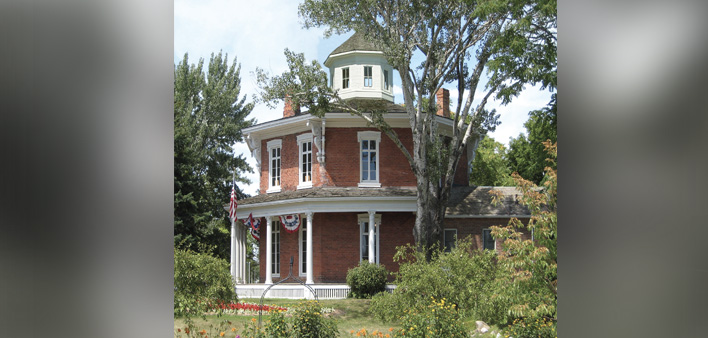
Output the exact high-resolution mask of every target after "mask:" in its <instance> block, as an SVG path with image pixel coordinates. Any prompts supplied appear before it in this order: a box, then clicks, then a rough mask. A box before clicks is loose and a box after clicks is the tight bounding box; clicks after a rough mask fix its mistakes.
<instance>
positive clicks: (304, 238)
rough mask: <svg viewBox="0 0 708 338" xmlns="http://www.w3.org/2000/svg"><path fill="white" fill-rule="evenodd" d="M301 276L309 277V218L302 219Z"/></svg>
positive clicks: (300, 233) (300, 232)
mask: <svg viewBox="0 0 708 338" xmlns="http://www.w3.org/2000/svg"><path fill="white" fill-rule="evenodd" d="M298 235H299V236H300V238H299V239H298V241H299V242H300V276H305V275H307V218H304V217H301V218H300V231H299V234H298Z"/></svg>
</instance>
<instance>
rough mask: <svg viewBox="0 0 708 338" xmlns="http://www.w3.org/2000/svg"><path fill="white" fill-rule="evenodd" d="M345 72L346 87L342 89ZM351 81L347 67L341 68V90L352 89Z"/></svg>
mask: <svg viewBox="0 0 708 338" xmlns="http://www.w3.org/2000/svg"><path fill="white" fill-rule="evenodd" d="M345 71H346V73H347V76H346V79H347V86H346V87H344V79H345V77H344V72H345ZM351 79H352V77H351V72H350V70H349V67H344V68H342V90H345V89H350V88H351V87H352V80H351Z"/></svg>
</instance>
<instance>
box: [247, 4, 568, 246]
mask: <svg viewBox="0 0 708 338" xmlns="http://www.w3.org/2000/svg"><path fill="white" fill-rule="evenodd" d="M299 11H300V16H301V17H302V18H303V19H304V23H305V26H306V27H314V26H323V27H326V28H327V29H326V31H325V34H326V35H330V34H333V33H337V34H342V33H346V32H349V31H352V30H353V31H356V32H359V33H361V34H363V35H364V36H365V38H367V39H368V40H369V41H371V42H372V43H373V44H374V45H375V46H377V47H378V48H379V49H380V50H382V51H383V53H384V56H385V57H386V59H387V61H388V63H389V64H390V65H391V66H392V67H393V68H394V69H396V70H397V71H398V73H399V75H400V78H401V87H402V91H403V101H404V105H405V108H406V112H407V114H408V117H409V122H410V128H411V131H412V134H413V149H407V148H406V147H404V146H403V143H402V142H401V140H399V138H398V135H397V134H396V132H395V131H394V130H393V129H392V128H391V127H390V125H388V123H387V122H386V121H385V119H384V118H383V117H384V114H385V110H383V109H382V108H381V107H378V106H377V105H376V104H373V103H371V102H366V103H365V102H362V101H352V100H349V101H345V100H342V99H340V98H339V96H338V95H337V93H336V92H334V91H333V90H332V89H331V88H330V87H329V86H328V82H327V74H326V72H325V71H323V70H322V68H321V66H320V65H319V63H317V62H315V61H313V62H312V63H307V62H305V60H304V57H303V56H302V55H301V54H295V53H292V52H290V51H288V50H286V56H287V58H288V62H289V65H290V71H288V72H286V73H284V74H282V75H281V76H275V77H269V76H268V75H266V74H265V73H264V72H263V71H260V70H259V71H258V80H259V83H260V84H261V87H262V88H263V95H262V98H263V99H264V101H266V102H269V103H272V102H274V101H277V100H282V99H283V98H285V97H286V96H287V97H289V98H290V99H291V100H292V101H293V104H295V105H299V106H301V107H306V108H309V112H310V113H312V114H314V115H318V116H321V115H323V114H325V113H326V112H328V111H331V110H334V109H336V110H340V111H348V112H350V113H352V114H355V115H358V116H360V117H362V118H363V119H365V120H366V121H368V123H369V124H370V125H371V126H373V127H376V128H378V129H379V130H381V131H382V132H383V133H384V134H386V135H387V136H388V137H389V138H390V139H391V140H392V141H393V142H394V143H395V144H396V145H397V146H398V148H399V149H400V150H401V152H402V153H403V155H404V156H405V157H406V159H407V160H408V162H409V164H410V167H411V170H412V171H413V173H414V175H415V177H416V180H417V197H418V198H417V201H418V202H417V212H416V220H415V225H414V230H413V234H414V238H415V241H416V243H417V245H418V247H419V249H425V248H430V247H431V246H432V245H433V244H435V243H440V240H441V234H442V223H443V219H444V215H445V209H446V203H447V200H448V198H449V195H450V189H451V188H452V182H453V178H454V176H455V175H454V174H455V169H456V168H457V164H458V162H459V160H460V157H461V155H462V153H463V152H464V151H465V149H466V147H467V146H468V145H469V146H471V147H473V148H476V147H477V143H478V141H479V140H480V139H481V137H482V136H483V135H485V133H486V132H487V131H488V130H492V129H493V128H494V127H495V126H496V125H497V124H498V120H497V117H498V115H497V114H496V112H495V111H489V110H487V109H486V108H485V107H486V104H487V102H488V100H489V99H490V98H494V97H496V98H498V99H501V100H502V102H503V103H508V102H510V100H511V99H512V98H513V97H514V96H516V95H518V93H519V92H521V90H522V89H523V85H524V84H526V83H538V82H540V83H541V85H542V86H544V87H549V88H551V89H554V88H555V85H556V84H555V68H556V66H555V64H556V61H555V60H556V55H555V50H556V42H555V39H556V38H555V36H556V33H555V30H556V16H557V15H556V1H555V0H542V1H539V2H532V1H530V0H482V1H465V0H444V1H443V0H410V1H388V0H378V1H375V0H368V1H360V0H306V1H304V3H303V4H301V5H300V8H299ZM417 60H421V61H420V62H418V61H417ZM485 71H486V72H487V80H486V83H485V81H484V79H483V74H484V73H485ZM480 82H482V84H484V85H480ZM443 85H446V86H452V87H454V88H456V89H457V98H458V99H457V105H456V109H455V112H454V123H453V130H452V136H451V137H446V138H443V137H441V136H440V134H439V133H438V130H437V125H436V118H435V112H436V107H435V102H436V100H435V94H436V92H437V91H438V89H440V88H442V87H443ZM477 98H479V101H478V103H476V102H477V101H475V99H477ZM473 102H475V104H473Z"/></svg>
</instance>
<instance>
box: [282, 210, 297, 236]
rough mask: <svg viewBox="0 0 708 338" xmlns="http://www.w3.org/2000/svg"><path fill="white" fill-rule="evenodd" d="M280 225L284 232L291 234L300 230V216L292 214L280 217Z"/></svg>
mask: <svg viewBox="0 0 708 338" xmlns="http://www.w3.org/2000/svg"><path fill="white" fill-rule="evenodd" d="M280 223H282V224H283V228H285V231H287V232H289V233H293V232H295V231H297V229H299V228H300V215H298V214H292V215H285V216H280Z"/></svg>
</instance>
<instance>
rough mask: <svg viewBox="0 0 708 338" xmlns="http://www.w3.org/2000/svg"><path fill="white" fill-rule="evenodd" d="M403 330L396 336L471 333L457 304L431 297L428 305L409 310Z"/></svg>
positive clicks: (442, 337)
mask: <svg viewBox="0 0 708 338" xmlns="http://www.w3.org/2000/svg"><path fill="white" fill-rule="evenodd" d="M401 327H402V328H401V330H399V331H396V332H395V333H394V337H411V338H418V337H420V338H466V337H468V336H469V335H468V334H467V331H466V329H465V327H464V326H463V325H462V320H461V319H460V314H459V312H458V311H457V306H456V305H455V304H450V303H449V302H446V301H445V299H441V300H436V299H435V298H431V299H430V300H429V302H428V304H427V305H426V306H422V307H418V308H414V309H410V310H407V311H406V312H405V314H404V316H403V320H402V325H401Z"/></svg>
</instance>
